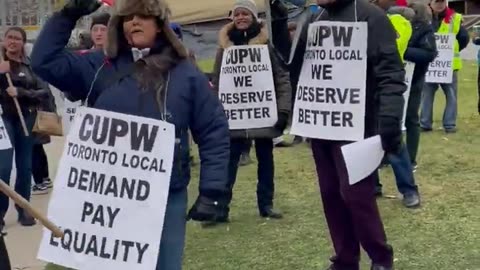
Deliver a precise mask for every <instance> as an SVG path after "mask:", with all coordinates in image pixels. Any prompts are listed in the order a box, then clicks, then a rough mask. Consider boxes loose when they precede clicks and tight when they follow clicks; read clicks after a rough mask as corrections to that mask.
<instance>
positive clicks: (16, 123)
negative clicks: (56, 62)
mask: <svg viewBox="0 0 480 270" xmlns="http://www.w3.org/2000/svg"><path fill="white" fill-rule="evenodd" d="M26 41H27V34H26V33H25V31H24V30H23V29H22V28H19V27H11V28H9V29H8V30H7V31H6V33H5V42H4V47H3V48H0V53H1V54H2V58H3V59H4V61H2V62H1V63H0V104H1V107H2V109H3V114H2V119H3V122H4V124H5V128H6V129H7V132H8V135H9V137H10V140H11V143H12V146H13V148H11V149H7V150H0V179H1V180H3V181H5V182H6V183H7V184H9V183H10V175H11V172H12V165H13V164H12V163H13V154H14V152H15V164H16V168H17V180H16V182H15V191H16V192H17V193H19V194H20V195H21V196H22V197H23V198H25V199H26V200H30V194H31V188H32V181H31V178H32V152H33V144H34V139H33V137H32V136H31V132H32V128H33V125H34V123H35V119H36V115H37V113H36V112H37V107H38V105H39V104H40V103H41V101H42V99H43V98H45V97H46V96H47V95H48V91H49V90H48V86H47V85H46V84H45V83H43V82H42V81H41V80H40V79H38V78H37V77H36V76H35V74H34V73H33V71H32V69H31V66H30V59H29V58H28V57H27V56H26V55H25V51H24V45H25V42H26ZM7 73H8V74H10V77H11V79H12V83H13V86H9V83H8V80H7V75H6V74H7ZM14 98H17V99H18V103H19V104H20V109H21V113H22V116H23V118H24V119H25V124H26V128H27V131H28V133H29V135H28V136H27V135H26V134H25V133H24V129H23V127H22V124H21V121H20V117H19V115H18V111H17V108H16V106H15V103H14ZM8 206H9V199H8V197H7V196H6V195H4V194H3V193H1V192H0V231H1V230H2V228H3V226H4V224H5V223H4V220H3V219H4V217H5V214H6V213H7V210H8ZM16 208H17V211H18V222H19V223H20V224H21V225H23V226H33V225H35V224H36V221H35V219H34V218H33V217H32V216H31V215H30V214H29V213H28V212H27V211H24V210H23V209H22V208H20V207H18V206H16Z"/></svg>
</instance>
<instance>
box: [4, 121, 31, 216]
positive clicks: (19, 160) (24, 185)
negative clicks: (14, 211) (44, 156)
mask: <svg viewBox="0 0 480 270" xmlns="http://www.w3.org/2000/svg"><path fill="white" fill-rule="evenodd" d="M24 117H25V123H26V125H27V129H28V131H29V133H30V136H28V137H26V136H25V134H24V132H23V128H22V125H21V123H20V120H19V119H15V118H10V117H8V118H7V117H4V116H2V119H3V123H4V124H5V128H6V129H7V132H8V136H9V137H10V141H11V143H12V146H13V148H10V149H6V150H0V179H2V180H3V181H4V182H5V183H7V184H8V185H9V184H10V175H11V173H12V167H13V166H12V165H13V164H12V163H13V153H14V151H15V164H16V167H17V180H16V182H15V191H16V192H17V193H18V194H20V195H21V196H22V197H23V198H25V199H26V200H30V193H31V188H32V152H33V143H34V139H33V136H32V128H33V124H34V123H35V117H36V114H35V113H25V114H24ZM8 206H9V200H8V197H7V196H6V195H4V194H3V193H1V192H0V218H2V214H3V215H4V214H5V213H6V212H7V210H8Z"/></svg>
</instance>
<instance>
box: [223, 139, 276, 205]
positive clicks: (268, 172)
mask: <svg viewBox="0 0 480 270" xmlns="http://www.w3.org/2000/svg"><path fill="white" fill-rule="evenodd" d="M245 143H246V140H245V139H232V140H231V141H230V161H229V165H228V181H229V183H228V188H229V193H228V195H227V204H230V202H231V201H232V193H233V186H234V185H235V181H236V179H237V171H238V162H239V160H240V155H241V154H242V152H243V149H244V147H245ZM255 151H256V154H257V160H258V168H257V178H258V183H257V203H258V208H259V210H260V211H261V210H263V209H264V208H265V207H269V206H273V193H274V188H275V187H274V183H273V178H274V173H275V168H274V161H273V141H272V139H256V140H255Z"/></svg>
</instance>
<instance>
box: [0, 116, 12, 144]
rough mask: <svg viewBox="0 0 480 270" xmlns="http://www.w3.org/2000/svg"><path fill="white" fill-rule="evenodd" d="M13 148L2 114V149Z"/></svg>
mask: <svg viewBox="0 0 480 270" xmlns="http://www.w3.org/2000/svg"><path fill="white" fill-rule="evenodd" d="M10 148H12V143H11V142H10V137H8V132H7V128H6V127H5V124H4V123H3V120H2V116H1V115H0V150H5V149H10Z"/></svg>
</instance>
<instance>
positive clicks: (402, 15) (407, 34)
mask: <svg viewBox="0 0 480 270" xmlns="http://www.w3.org/2000/svg"><path fill="white" fill-rule="evenodd" d="M372 2H374V3H375V4H376V5H378V6H379V7H381V8H382V9H384V10H385V11H386V12H387V16H388V18H389V19H390V21H391V22H392V25H393V27H394V29H395V30H396V32H397V39H396V41H397V50H398V54H399V56H400V58H401V59H402V61H403V59H404V55H405V52H406V51H407V49H408V45H409V42H410V39H411V37H412V32H413V28H412V24H411V23H410V20H412V19H413V17H414V16H415V11H414V10H413V9H411V8H409V7H407V2H406V1H404V0H397V1H395V0H393V1H392V0H374V1H372ZM405 102H407V106H408V100H406V101H405ZM402 116H403V114H402ZM402 125H403V124H402ZM386 161H388V163H389V164H390V165H391V166H392V170H393V173H394V174H395V183H396V184H397V189H398V191H399V192H400V193H401V194H402V195H403V198H402V202H403V205H404V206H405V207H408V208H415V207H418V206H420V193H419V191H418V186H417V184H416V181H415V175H414V174H413V166H412V163H411V160H410V157H409V155H408V150H407V146H406V145H405V144H404V143H403V142H402V145H401V146H400V149H399V151H398V152H396V153H387V154H386ZM374 177H375V178H376V187H375V193H376V195H377V196H381V195H382V184H381V183H380V177H379V175H378V173H375V176H374Z"/></svg>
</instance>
